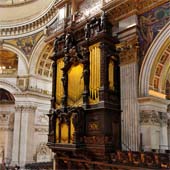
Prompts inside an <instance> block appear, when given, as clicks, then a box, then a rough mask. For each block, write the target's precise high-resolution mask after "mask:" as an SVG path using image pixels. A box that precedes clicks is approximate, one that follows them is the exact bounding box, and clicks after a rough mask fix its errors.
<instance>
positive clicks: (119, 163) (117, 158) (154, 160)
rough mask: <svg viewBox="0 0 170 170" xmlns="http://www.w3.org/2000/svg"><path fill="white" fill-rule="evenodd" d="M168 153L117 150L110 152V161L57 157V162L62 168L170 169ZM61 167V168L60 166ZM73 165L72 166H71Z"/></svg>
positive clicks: (112, 169)
mask: <svg viewBox="0 0 170 170" xmlns="http://www.w3.org/2000/svg"><path fill="white" fill-rule="evenodd" d="M169 156H170V155H168V154H156V153H152V152H131V151H129V152H126V151H117V152H115V153H112V154H111V156H110V157H111V160H110V162H105V161H91V160H84V159H80V158H68V157H57V162H58V163H59V164H60V163H61V164H62V167H65V168H64V169H65V170H66V169H69V170H72V169H82V167H87V170H100V169H101V170H102V169H109V170H122V169H124V170H139V169H141V170H149V169H164V170H166V169H167V170H169V169H170V157H169ZM62 167H61V168H62ZM73 167H74V168H73ZM75 167H76V168H75ZM59 168H60V167H59Z"/></svg>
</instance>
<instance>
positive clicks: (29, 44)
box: [5, 32, 43, 60]
mask: <svg viewBox="0 0 170 170" xmlns="http://www.w3.org/2000/svg"><path fill="white" fill-rule="evenodd" d="M42 35H43V32H40V33H37V34H33V35H30V36H27V37H22V38H18V39H12V40H5V42H6V43H9V44H12V45H14V46H15V47H16V48H19V49H20V50H21V51H22V52H23V53H24V54H25V56H26V57H27V59H28V60H29V59H30V56H31V54H32V51H33V49H34V47H35V46H36V44H37V42H38V41H39V40H40V38H41V37H42Z"/></svg>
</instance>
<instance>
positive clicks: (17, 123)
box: [12, 106, 23, 165]
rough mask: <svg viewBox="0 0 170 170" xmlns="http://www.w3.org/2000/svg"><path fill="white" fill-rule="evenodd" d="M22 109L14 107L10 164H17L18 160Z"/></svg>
mask: <svg viewBox="0 0 170 170" xmlns="http://www.w3.org/2000/svg"><path fill="white" fill-rule="evenodd" d="M22 110H23V109H22V107H21V106H17V107H15V115H14V135H13V149H12V164H13V165H15V164H18V163H19V162H18V160H19V146H20V142H19V138H20V137H19V136H20V130H21V127H20V126H21V112H22Z"/></svg>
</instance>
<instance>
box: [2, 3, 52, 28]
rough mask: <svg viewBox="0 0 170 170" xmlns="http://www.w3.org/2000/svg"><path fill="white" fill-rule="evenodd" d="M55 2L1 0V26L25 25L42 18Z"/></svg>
mask: <svg viewBox="0 0 170 170" xmlns="http://www.w3.org/2000/svg"><path fill="white" fill-rule="evenodd" d="M53 2H54V0H0V25H2V26H5V25H6V26H9V24H17V23H20V24H21V23H25V22H29V21H31V20H35V19H37V18H38V17H41V15H43V14H44V13H45V12H46V11H48V10H49V8H50V7H51V5H52V4H53Z"/></svg>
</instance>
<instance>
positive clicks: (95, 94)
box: [48, 13, 120, 159]
mask: <svg viewBox="0 0 170 170" xmlns="http://www.w3.org/2000/svg"><path fill="white" fill-rule="evenodd" d="M115 43H116V39H115V38H113V37H112V26H111V24H110V23H109V21H108V20H107V16H106V14H105V13H103V14H102V15H101V17H98V18H92V19H91V20H89V21H88V22H87V23H86V25H85V26H84V27H83V28H82V27H81V28H79V29H70V31H67V32H66V33H65V34H63V35H61V36H60V37H57V38H56V39H55V42H54V55H53V57H52V60H53V87H52V99H51V110H50V113H49V115H48V116H49V135H48V146H49V147H50V148H51V149H52V150H53V152H55V153H56V154H58V155H60V154H61V155H62V154H63V155H64V154H66V153H67V154H66V155H67V156H68V157H69V155H71V154H74V155H75V153H77V154H79V155H84V156H85V155H86V157H89V158H90V157H92V159H93V158H95V159H103V158H106V157H107V155H108V154H109V153H111V152H112V151H113V150H115V149H119V148H120V100H119V61H118V57H117V55H116V52H115Z"/></svg>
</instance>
